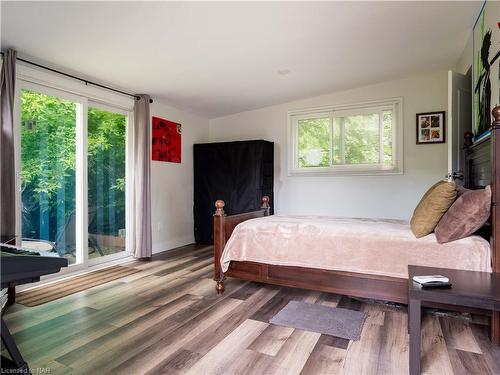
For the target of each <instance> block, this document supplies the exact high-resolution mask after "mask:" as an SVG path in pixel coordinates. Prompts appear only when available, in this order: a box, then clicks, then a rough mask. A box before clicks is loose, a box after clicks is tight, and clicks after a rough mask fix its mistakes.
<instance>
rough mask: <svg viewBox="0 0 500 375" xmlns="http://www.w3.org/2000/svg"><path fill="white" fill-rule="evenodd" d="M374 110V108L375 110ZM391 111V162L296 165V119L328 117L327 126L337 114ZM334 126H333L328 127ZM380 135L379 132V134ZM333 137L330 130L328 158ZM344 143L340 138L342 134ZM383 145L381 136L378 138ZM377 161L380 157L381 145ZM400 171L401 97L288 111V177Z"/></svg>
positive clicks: (401, 144)
mask: <svg viewBox="0 0 500 375" xmlns="http://www.w3.org/2000/svg"><path fill="white" fill-rule="evenodd" d="M374 109H376V111H374ZM386 110H392V112H393V116H392V120H393V131H392V144H393V164H392V166H390V167H388V166H384V165H383V162H382V163H377V164H340V165H331V166H329V167H302V168H300V167H299V166H298V121H299V120H302V119H311V118H325V117H329V118H330V126H331V127H333V122H334V119H335V118H336V117H345V116H352V115H359V114H363V113H367V114H368V113H374V112H379V113H380V114H381V113H382V112H383V111H386ZM382 126H383V123H382V117H381V116H380V130H381V131H382V130H383V129H382ZM331 129H333V128H331ZM381 134H382V133H381ZM332 137H333V132H332V131H330V150H329V152H330V160H331V158H332ZM341 142H342V143H343V142H344V140H343V137H341ZM380 142H381V146H382V142H383V137H380ZM380 160H383V148H382V147H380ZM394 174H403V98H401V97H398V98H388V99H383V100H375V101H366V102H359V103H354V104H342V105H335V106H325V107H317V108H309V109H301V110H293V111H289V112H288V176H307V175H312V176H317V175H394Z"/></svg>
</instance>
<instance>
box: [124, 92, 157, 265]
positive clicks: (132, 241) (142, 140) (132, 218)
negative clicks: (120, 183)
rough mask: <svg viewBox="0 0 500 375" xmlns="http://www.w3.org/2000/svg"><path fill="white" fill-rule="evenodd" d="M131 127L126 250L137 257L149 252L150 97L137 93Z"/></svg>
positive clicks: (149, 253)
mask: <svg viewBox="0 0 500 375" xmlns="http://www.w3.org/2000/svg"><path fill="white" fill-rule="evenodd" d="M138 97H139V98H140V99H139V100H136V101H135V106H134V124H133V125H134V126H133V127H132V129H131V134H130V135H131V138H132V141H131V149H132V150H131V151H132V153H131V155H130V159H129V160H130V163H129V169H128V171H129V176H130V178H129V181H130V184H129V186H128V189H127V190H128V192H127V197H128V198H127V199H129V200H130V204H129V212H128V215H127V216H128V227H127V249H128V251H129V252H130V254H131V255H133V256H134V257H136V258H150V257H151V255H152V231H151V139H150V132H151V116H150V111H149V99H150V98H149V96H148V95H138Z"/></svg>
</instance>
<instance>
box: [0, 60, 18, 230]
mask: <svg viewBox="0 0 500 375" xmlns="http://www.w3.org/2000/svg"><path fill="white" fill-rule="evenodd" d="M16 55H17V52H16V51H13V50H7V52H6V53H5V55H4V58H3V64H2V72H1V74H0V121H1V123H0V234H2V235H12V234H14V233H15V230H16V200H15V194H16V170H15V165H14V95H15V90H14V86H15V83H16Z"/></svg>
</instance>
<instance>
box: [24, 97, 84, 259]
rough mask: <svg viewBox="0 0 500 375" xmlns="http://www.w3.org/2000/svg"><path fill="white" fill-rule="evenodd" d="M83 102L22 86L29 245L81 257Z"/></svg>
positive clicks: (26, 219) (26, 224) (25, 198)
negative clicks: (79, 121) (79, 194)
mask: <svg viewBox="0 0 500 375" xmlns="http://www.w3.org/2000/svg"><path fill="white" fill-rule="evenodd" d="M80 105H81V104H80V103H77V102H74V101H71V100H65V99H62V98H61V97H57V96H53V95H47V94H45V93H42V92H37V91H33V90H21V116H20V119H21V124H20V125H21V132H20V134H21V150H20V151H21V173H20V177H21V184H20V187H21V203H22V204H21V233H22V237H23V238H24V241H23V245H24V246H27V247H32V248H34V249H36V250H52V251H54V252H57V254H59V255H60V256H63V257H66V258H68V259H69V262H70V264H73V263H76V262H77V246H76V227H75V217H76V209H77V206H76V128H77V112H78V110H79V107H80Z"/></svg>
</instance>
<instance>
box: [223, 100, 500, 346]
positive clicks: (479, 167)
mask: <svg viewBox="0 0 500 375" xmlns="http://www.w3.org/2000/svg"><path fill="white" fill-rule="evenodd" d="M493 117H494V119H495V120H494V122H493V125H492V135H491V137H489V138H487V139H484V140H482V141H480V142H476V143H475V144H472V138H471V135H470V134H467V135H466V137H465V146H464V147H465V166H464V185H465V187H467V188H469V189H479V188H483V187H485V186H486V185H488V184H490V185H491V188H492V213H491V220H490V223H489V225H487V226H486V227H485V228H484V230H483V231H482V236H481V237H482V238H481V237H480V236H476V237H473V238H467V239H464V240H466V241H468V243H461V244H460V245H462V246H464V247H467V246H472V247H474V248H477V249H476V250H474V259H473V261H472V262H467V259H465V258H464V256H462V257H461V258H464V259H461V261H462V263H455V265H454V264H453V263H450V262H452V261H455V260H453V259H452V260H449V258H450V257H449V256H448V260H447V259H446V256H445V257H444V258H433V259H432V261H438V262H441V263H440V264H441V265H442V266H443V267H444V266H448V268H461V269H471V270H475V271H485V272H491V271H493V272H500V224H499V220H500V210H499V209H498V207H497V202H499V201H500V163H499V162H498V161H499V158H500V138H499V137H500V107H496V108H495V109H494V111H493ZM215 206H216V212H215V214H214V280H215V281H216V290H217V292H218V293H222V292H223V291H224V279H225V278H226V277H235V278H239V279H244V280H251V281H256V282H262V283H269V284H276V285H281V286H289V287H298V288H304V289H310V290H317V291H323V292H331V293H337V294H343V295H349V296H353V297H363V298H370V299H377V300H385V301H392V302H398V303H404V304H406V303H407V299H408V297H407V274H406V272H405V271H404V270H403V269H402V268H401V265H404V263H405V262H406V261H408V262H410V261H415V260H418V259H417V258H419V257H418V254H415V253H414V252H413V253H411V252H410V253H408V254H406V255H405V256H404V257H402V258H403V261H402V262H401V263H400V264H399V265H397V266H396V267H395V268H394V267H389V268H387V267H384V265H383V264H382V265H380V264H379V266H376V267H374V265H371V266H370V265H369V264H359V263H360V262H359V261H360V259H361V258H360V257H356V256H355V254H356V253H357V252H358V253H359V251H360V250H359V249H356V248H355V246H356V244H357V245H358V247H359V245H360V244H361V243H360V242H359V241H358V242H357V243H356V241H354V242H353V243H351V244H347V247H349V248H350V250H351V252H352V254H353V256H352V257H351V259H350V258H349V257H348V256H346V254H348V253H346V254H344V257H343V258H344V260H343V262H344V263H343V265H342V266H341V267H339V265H338V262H337V265H335V266H327V267H326V268H325V267H321V262H323V261H325V257H327V255H324V254H323V255H321V251H319V250H318V246H315V245H314V244H315V243H316V242H317V241H318V236H317V235H314V233H313V234H311V235H310V236H304V237H302V238H301V239H300V241H295V242H297V243H296V244H295V245H296V246H295V245H294V249H293V251H295V252H299V255H300V251H302V254H303V255H302V259H301V260H300V259H299V258H300V256H296V257H295V261H296V260H297V259H299V260H300V262H301V264H300V265H297V263H292V262H290V261H288V260H284V259H283V258H280V249H282V250H281V255H283V251H285V250H286V249H287V246H286V245H285V244H286V238H285V237H286V236H285V237H283V238H281V239H280V240H279V241H277V242H276V243H274V244H273V243H271V242H269V241H271V240H270V239H271V237H272V234H271V232H272V231H273V230H274V231H276V230H277V228H278V227H279V225H282V227H283V225H285V224H283V219H284V218H276V219H273V218H272V217H270V207H269V199H268V198H267V197H263V198H262V208H261V209H260V210H257V211H252V212H247V213H242V214H237V215H230V216H226V215H225V214H224V202H223V201H220V200H219V201H217V202H216V203H215ZM304 219H305V218H304V217H302V218H297V217H295V218H286V220H288V221H287V223H288V224H287V225H289V227H288V229H287V228H284V231H285V233H286V231H287V230H288V231H291V230H292V229H291V228H294V227H297V225H300V223H301V222H302V223H303V225H307V224H304V223H309V224H311V223H313V222H314V224H315V225H316V229H314V225H312V226H311V228H309V229H310V230H311V231H314V230H318V227H319V228H323V230H325V226H326V227H329V230H330V231H332V232H331V236H332V237H335V235H337V236H338V235H339V233H341V232H342V228H344V229H345V227H346V225H347V224H348V223H351V224H352V223H353V220H356V219H345V218H342V219H339V218H337V219H333V218H322V219H320V218H313V217H308V218H307V219H306V220H304ZM307 220H308V221H307ZM321 220H323V222H321ZM325 220H326V221H328V220H330V221H332V222H334V223H333V224H332V225H330V226H329V225H328V223H325V222H324V221H325ZM357 220H358V221H356V226H357V227H358V229H359V228H361V230H362V232H363V235H367V236H371V237H372V238H375V237H374V235H373V233H374V232H373V231H374V228H370V227H371V226H372V227H376V226H377V225H384V228H385V229H387V228H390V229H391V233H392V234H393V235H397V236H402V237H405V236H406V235H405V234H404V232H405V229H406V230H408V228H407V227H405V225H406V224H405V223H398V222H394V221H393V222H382V221H380V220H372V222H370V221H366V222H364V223H363V222H362V221H359V219H357ZM247 221H248V223H246V222H247ZM280 222H281V223H282V224H280ZM240 223H244V225H241V226H239V227H238V229H237V230H236V231H235V228H236V226H237V225H238V224H240ZM330 224H331V223H330ZM287 225H285V227H286V226H287ZM241 228H243V229H241ZM339 228H340V229H339ZM282 229H283V228H282ZM375 229H376V228H375ZM266 231H270V232H269V233H267V234H266ZM370 231H372V232H370ZM233 232H235V233H234V234H235V236H234V237H232V234H233ZM252 232H253V233H252ZM306 232H307V231H306ZM301 233H302V234H303V233H304V230H302V232H301ZM370 233H371V235H370ZM397 233H399V234H397ZM406 233H408V232H406ZM249 235H254V236H255V235H257V237H259V236H260V238H261V239H264V242H262V243H264V244H265V243H266V242H269V244H266V245H264V246H263V245H260V244H257V242H259V241H255V240H254V241H253V242H252V240H249V241H247V244H249V245H247V246H246V248H244V249H241V248H240V249H239V250H238V251H235V250H234V247H233V246H232V245H231V243H233V242H235V241H239V240H241V237H245V236H249ZM350 237H352V233H351V236H350ZM247 240H248V238H247ZM406 240H408V241H409V238H408V237H407V238H406ZM421 240H422V239H421ZM423 240H424V241H427V243H426V244H424V247H425V246H427V245H428V246H429V247H430V248H432V246H433V241H432V235H429V236H427V238H424V239H423ZM280 241H281V246H280ZM380 241H382V242H379V245H380V246H384V245H383V240H380ZM292 242H293V241H292ZM339 242H344V245H345V239H344V240H343V241H339ZM369 242H370V241H369V240H368V241H367V242H366V243H369ZM372 242H376V241H374V240H373V241H372ZM419 242H420V243H423V241H419ZM455 242H460V241H455ZM333 243H334V241H331V239H330V240H328V239H327V240H326V244H325V247H326V246H332V244H333ZM403 243H404V241H403ZM409 243H410V242H407V244H409ZM488 243H489V246H488ZM226 244H228V245H229V246H228V247H227V248H226ZM288 245H289V246H290V242H289V243H288ZM337 245H338V246H337ZM337 245H333V246H336V247H337V248H338V249H341V248H342V243H341V244H337ZM436 245H437V244H436ZM455 245H456V244H455ZM455 245H454V246H455ZM363 246H365V249H364V250H363V252H364V253H365V255H366V254H369V255H371V256H372V257H373V258H372V259H376V254H377V252H375V255H374V254H370V252H374V251H375V250H376V249H374V247H373V246H371V247H369V248H368V247H367V246H366V245H363ZM439 246H443V245H439ZM236 247H238V246H236ZM266 248H268V249H270V250H271V249H272V250H273V251H269V252H268V253H266V251H265V249H266ZM384 249H385V250H386V249H387V246H385V248H384ZM441 249H443V248H441ZM455 250H456V248H455ZM459 251H462V250H460V249H459ZM313 253H314V254H313ZM323 253H325V252H323ZM378 253H380V252H378ZM394 254H396V253H394ZM412 254H413V255H412ZM461 254H463V255H465V252H463V251H462V252H461ZM296 255H297V254H296ZM313 255H314V256H313ZM233 257H234V258H233ZM322 257H323V258H322ZM312 258H314V259H312ZM452 258H453V257H452ZM356 260H358V263H356ZM420 260H422V257H420ZM335 261H338V259H336V260H335ZM425 262H427V260H425V259H424V263H423V264H422V265H427V264H426V263H425ZM447 262H448V263H447ZM325 263H326V264H331V263H332V262H326V261H325ZM333 263H335V262H333ZM361 263H362V262H361ZM378 263H383V262H378ZM408 264H410V263H408ZM434 265H435V264H434ZM406 266H407V264H406ZM442 307H445V308H446V306H442ZM477 312H481V313H484V314H487V315H489V316H491V339H492V342H493V343H495V344H497V345H498V344H500V314H499V313H493V312H490V311H477Z"/></svg>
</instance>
